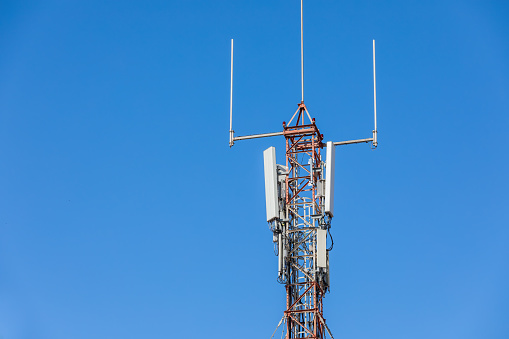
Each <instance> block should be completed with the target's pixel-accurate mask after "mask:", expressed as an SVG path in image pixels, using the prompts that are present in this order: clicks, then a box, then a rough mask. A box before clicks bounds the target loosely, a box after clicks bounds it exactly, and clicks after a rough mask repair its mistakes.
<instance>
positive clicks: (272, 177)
mask: <svg viewBox="0 0 509 339" xmlns="http://www.w3.org/2000/svg"><path fill="white" fill-rule="evenodd" d="M263 169H264V172H265V207H266V209H267V221H272V220H274V219H276V218H277V217H278V216H279V215H278V210H279V208H278V199H277V172H276V149H275V148H274V147H269V148H267V149H266V150H265V151H263Z"/></svg>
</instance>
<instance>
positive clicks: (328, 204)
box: [324, 141, 336, 217]
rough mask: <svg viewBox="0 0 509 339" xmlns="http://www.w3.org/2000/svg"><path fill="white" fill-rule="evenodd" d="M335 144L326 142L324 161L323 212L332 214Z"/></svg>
mask: <svg viewBox="0 0 509 339" xmlns="http://www.w3.org/2000/svg"><path fill="white" fill-rule="evenodd" d="M335 157H336V146H334V143H333V142H332V141H328V142H327V159H326V163H325V169H326V172H325V211H324V212H325V213H326V214H328V215H329V216H331V217H333V216H334V162H335Z"/></svg>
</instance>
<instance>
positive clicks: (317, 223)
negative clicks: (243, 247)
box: [229, 0, 378, 339]
mask: <svg viewBox="0 0 509 339" xmlns="http://www.w3.org/2000/svg"><path fill="white" fill-rule="evenodd" d="M300 5H301V7H300V8H301V94H302V97H301V102H300V103H299V104H298V109H297V110H296V111H295V113H294V114H293V116H292V117H291V119H290V120H289V122H288V123H285V122H283V130H282V131H281V132H273V133H263V134H254V135H247V136H238V137H236V136H235V135H234V131H233V126H232V103H233V96H232V94H233V39H232V40H231V78H230V131H229V144H230V147H232V146H233V145H234V142H235V141H240V140H247V139H255V138H264V137H273V136H284V138H285V141H286V150H285V156H286V163H285V165H279V164H277V163H276V149H275V148H274V147H269V148H268V149H266V150H265V151H264V152H263V159H264V174H265V198H266V212H267V222H268V223H269V227H270V230H271V231H272V232H273V241H274V243H275V246H276V248H277V256H278V278H277V280H278V282H280V283H282V284H284V285H285V288H286V309H285V311H284V313H283V317H282V318H281V321H280V322H279V324H278V325H277V327H276V330H275V331H274V333H273V334H272V336H271V337H270V338H272V337H273V336H274V334H275V333H276V331H277V330H278V328H279V327H280V326H281V325H282V324H283V331H282V334H281V337H283V336H284V337H285V338H287V339H290V338H316V339H318V338H320V339H322V338H326V335H327V334H328V335H329V337H330V338H333V336H332V333H331V331H330V329H329V327H328V326H327V323H326V321H325V317H324V316H323V297H324V295H325V293H326V292H327V291H328V290H329V251H330V250H332V237H331V236H330V229H331V220H332V218H333V216H334V160H335V147H336V146H339V145H348V144H356V143H371V147H372V148H373V149H374V148H376V147H377V145H378V142H377V124H376V121H377V120H376V70H375V40H373V95H374V130H373V135H372V137H371V138H367V139H357V140H348V141H340V142H332V141H328V142H324V137H323V134H321V133H320V130H319V129H318V127H317V125H316V121H315V119H314V118H312V117H311V115H310V114H309V112H308V109H307V108H306V105H305V104H304V39H303V37H304V35H303V28H304V25H303V0H301V3H300ZM324 148H325V149H326V160H325V161H323V160H322V153H323V152H322V151H323V150H324ZM327 235H329V236H330V239H331V244H330V246H327V238H328V237H327Z"/></svg>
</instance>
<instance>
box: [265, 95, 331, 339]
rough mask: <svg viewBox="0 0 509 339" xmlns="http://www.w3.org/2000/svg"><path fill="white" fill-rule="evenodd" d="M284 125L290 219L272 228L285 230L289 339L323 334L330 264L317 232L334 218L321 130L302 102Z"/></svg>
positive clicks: (282, 274)
mask: <svg viewBox="0 0 509 339" xmlns="http://www.w3.org/2000/svg"><path fill="white" fill-rule="evenodd" d="M306 120H308V121H306ZM293 121H295V122H294V124H292V122H293ZM283 129H284V132H283V133H284V136H285V138H286V168H287V172H286V175H285V176H286V178H285V206H284V211H285V216H287V218H286V219H285V220H284V221H283V222H280V223H281V225H280V227H279V228H280V229H277V228H276V229H275V230H274V231H276V232H281V233H282V240H283V241H282V242H283V246H282V249H283V251H284V252H285V253H286V255H284V256H283V258H284V264H283V269H282V270H281V272H280V279H281V280H283V281H284V282H285V285H286V310H285V312H284V317H283V319H284V321H285V322H286V338H324V334H325V333H324V332H325V327H326V325H325V319H324V317H323V301H322V299H323V296H324V294H325V292H326V291H327V289H328V274H327V269H328V267H319V265H318V257H317V255H318V253H317V249H318V237H319V235H318V232H320V231H321V232H326V231H327V230H328V228H329V227H330V218H329V216H328V215H326V214H325V213H324V190H323V188H324V185H323V183H324V180H323V179H324V177H323V173H324V163H323V162H322V157H321V153H322V152H321V150H322V148H323V144H322V139H323V135H321V134H320V131H319V130H318V127H317V126H316V124H315V120H314V119H312V118H311V116H310V115H309V112H308V111H307V108H306V106H305V105H304V102H301V103H300V104H299V108H298V110H297V111H296V112H295V114H294V116H293V117H292V119H291V120H290V122H289V124H288V125H286V124H283ZM276 227H277V226H276ZM322 266H324V265H322ZM327 331H328V328H327Z"/></svg>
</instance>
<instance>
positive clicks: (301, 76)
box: [300, 0, 304, 102]
mask: <svg viewBox="0 0 509 339" xmlns="http://www.w3.org/2000/svg"><path fill="white" fill-rule="evenodd" d="M303 2H304V0H300V80H301V88H302V102H304V10H303Z"/></svg>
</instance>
